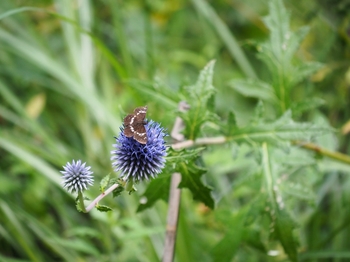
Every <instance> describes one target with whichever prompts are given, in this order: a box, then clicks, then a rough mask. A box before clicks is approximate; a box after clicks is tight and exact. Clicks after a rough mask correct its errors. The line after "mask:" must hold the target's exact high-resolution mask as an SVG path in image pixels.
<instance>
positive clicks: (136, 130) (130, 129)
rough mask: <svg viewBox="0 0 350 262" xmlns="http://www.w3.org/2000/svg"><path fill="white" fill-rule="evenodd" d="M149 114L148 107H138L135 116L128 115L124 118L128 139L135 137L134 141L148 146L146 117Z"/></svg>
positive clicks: (125, 133)
mask: <svg viewBox="0 0 350 262" xmlns="http://www.w3.org/2000/svg"><path fill="white" fill-rule="evenodd" d="M146 113H147V106H141V107H137V108H135V110H134V113H133V114H130V115H127V116H126V117H125V118H124V135H125V136H126V137H134V139H135V140H136V141H137V142H139V143H141V144H147V132H146V128H145V124H147V122H146V120H145V117H146Z"/></svg>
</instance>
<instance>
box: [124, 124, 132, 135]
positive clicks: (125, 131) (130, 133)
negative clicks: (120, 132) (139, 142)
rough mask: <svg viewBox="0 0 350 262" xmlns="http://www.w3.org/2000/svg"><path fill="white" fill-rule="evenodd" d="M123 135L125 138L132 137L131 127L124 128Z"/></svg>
mask: <svg viewBox="0 0 350 262" xmlns="http://www.w3.org/2000/svg"><path fill="white" fill-rule="evenodd" d="M124 135H125V136H126V137H132V136H133V135H134V132H133V131H132V129H131V126H126V127H125V128H124Z"/></svg>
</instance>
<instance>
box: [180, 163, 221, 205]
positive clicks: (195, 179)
mask: <svg viewBox="0 0 350 262" xmlns="http://www.w3.org/2000/svg"><path fill="white" fill-rule="evenodd" d="M176 170H177V171H178V172H179V173H180V174H181V182H180V184H179V188H188V189H189V190H190V191H191V193H192V195H193V199H194V200H198V201H200V202H202V203H204V204H205V205H206V206H207V207H209V208H211V209H213V208H214V200H213V198H212V196H211V194H210V192H211V189H210V188H209V187H207V186H205V185H204V184H203V182H202V181H201V176H202V175H203V174H204V173H205V172H206V169H205V168H202V167H200V166H198V165H196V164H195V162H193V161H191V162H188V163H185V162H182V163H180V164H178V165H177V167H176Z"/></svg>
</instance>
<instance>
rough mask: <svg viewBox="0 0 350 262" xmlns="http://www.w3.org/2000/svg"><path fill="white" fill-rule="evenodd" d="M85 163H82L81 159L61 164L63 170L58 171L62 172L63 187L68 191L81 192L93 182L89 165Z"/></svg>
mask: <svg viewBox="0 0 350 262" xmlns="http://www.w3.org/2000/svg"><path fill="white" fill-rule="evenodd" d="M85 165H86V163H84V164H82V163H81V160H78V161H76V162H75V161H74V160H73V162H72V164H71V163H69V162H67V164H66V165H65V166H63V169H64V171H60V172H61V173H62V174H63V177H62V179H63V182H62V184H63V187H64V188H66V189H67V191H68V192H70V193H72V192H82V191H84V190H86V189H87V188H88V186H91V185H92V184H93V183H94V179H93V176H92V173H93V172H92V171H90V168H91V167H89V166H85Z"/></svg>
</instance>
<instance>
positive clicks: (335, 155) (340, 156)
mask: <svg viewBox="0 0 350 262" xmlns="http://www.w3.org/2000/svg"><path fill="white" fill-rule="evenodd" d="M293 144H295V145H299V146H301V147H303V148H305V149H308V150H312V151H314V152H317V153H318V154H320V155H323V156H327V157H329V158H332V159H334V160H338V161H340V162H344V163H347V164H350V157H349V156H348V155H345V154H342V153H339V152H335V151H331V150H328V149H325V148H322V147H320V146H318V145H316V144H313V143H309V142H303V141H293Z"/></svg>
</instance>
